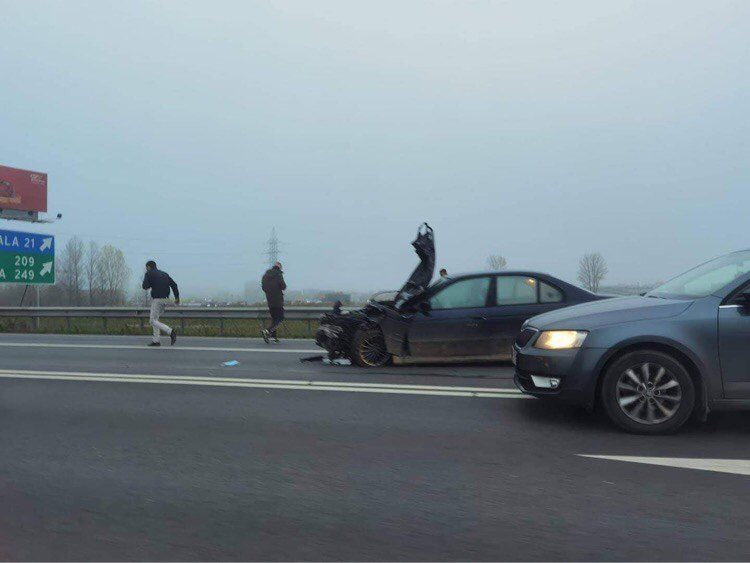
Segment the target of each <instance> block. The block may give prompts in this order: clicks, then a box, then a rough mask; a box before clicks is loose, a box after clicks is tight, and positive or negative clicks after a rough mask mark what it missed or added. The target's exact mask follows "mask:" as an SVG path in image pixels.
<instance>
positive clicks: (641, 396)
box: [617, 362, 682, 425]
mask: <svg viewBox="0 0 750 563" xmlns="http://www.w3.org/2000/svg"><path fill="white" fill-rule="evenodd" d="M681 402H682V386H681V385H680V382H679V381H678V379H677V378H676V377H675V375H674V374H673V373H672V372H671V371H669V370H668V369H667V368H666V367H664V366H662V365H660V364H658V363H654V362H645V363H641V364H637V365H634V366H632V367H630V368H628V369H626V370H625V371H624V372H622V374H621V375H620V378H619V380H618V381H617V404H618V405H619V406H620V409H622V412H624V413H625V415H627V416H628V418H630V419H631V420H634V421H635V422H638V423H639V424H648V425H654V424H661V423H663V422H666V421H667V420H669V419H671V418H672V417H673V416H674V415H675V414H676V413H677V411H678V409H679V408H680V403H681Z"/></svg>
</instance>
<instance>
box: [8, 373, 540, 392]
mask: <svg viewBox="0 0 750 563" xmlns="http://www.w3.org/2000/svg"><path fill="white" fill-rule="evenodd" d="M0 378H4V379H42V380H59V381H98V382H107V383H162V384H167V385H206V386H212V387H254V388H261V389H296V390H306V391H347V392H352V393H387V394H400V395H437V396H445V397H482V398H494V399H528V398H530V397H528V396H526V395H522V394H521V393H520V392H519V391H518V390H516V389H501V388H497V387H451V386H447V385H446V386H438V385H397V384H386V383H382V384H380V383H349V382H341V381H304V380H284V379H241V378H230V377H201V376H178V375H140V374H127V373H122V374H115V373H86V372H52V371H19V370H0Z"/></svg>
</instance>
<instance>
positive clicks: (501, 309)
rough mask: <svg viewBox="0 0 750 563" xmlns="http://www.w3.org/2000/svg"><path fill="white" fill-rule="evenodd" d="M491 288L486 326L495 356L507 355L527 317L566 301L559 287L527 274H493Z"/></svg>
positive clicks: (561, 304)
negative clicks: (494, 275) (493, 279)
mask: <svg viewBox="0 0 750 563" xmlns="http://www.w3.org/2000/svg"><path fill="white" fill-rule="evenodd" d="M493 289H494V291H493V292H491V293H492V294H491V298H492V299H491V301H492V302H491V304H490V307H489V308H488V310H487V323H486V330H487V332H488V339H489V341H490V353H491V355H492V356H494V357H499V358H510V355H511V351H512V348H513V341H514V340H515V339H516V336H517V335H518V333H519V331H520V330H521V325H522V324H523V323H524V322H525V321H526V320H527V319H529V318H531V317H533V316H535V315H540V314H542V313H546V312H547V311H552V310H553V309H559V308H560V307H563V306H564V305H565V294H564V293H563V291H562V290H561V289H559V288H558V287H555V286H554V285H552V284H550V283H548V282H546V281H544V280H539V279H537V278H534V277H530V276H522V275H515V274H511V275H499V276H496V278H495V283H494V288H493Z"/></svg>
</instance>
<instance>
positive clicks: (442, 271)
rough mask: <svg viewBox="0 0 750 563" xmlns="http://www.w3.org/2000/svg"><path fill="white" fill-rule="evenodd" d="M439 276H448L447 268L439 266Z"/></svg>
mask: <svg viewBox="0 0 750 563" xmlns="http://www.w3.org/2000/svg"><path fill="white" fill-rule="evenodd" d="M440 277H441V278H447V277H448V270H446V269H445V268H440Z"/></svg>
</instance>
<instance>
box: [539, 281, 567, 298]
mask: <svg viewBox="0 0 750 563" xmlns="http://www.w3.org/2000/svg"><path fill="white" fill-rule="evenodd" d="M564 300H565V297H564V296H563V294H562V291H560V290H559V289H557V288H556V287H552V286H551V285H550V284H548V283H544V282H539V302H540V303H560V302H561V301H564Z"/></svg>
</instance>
